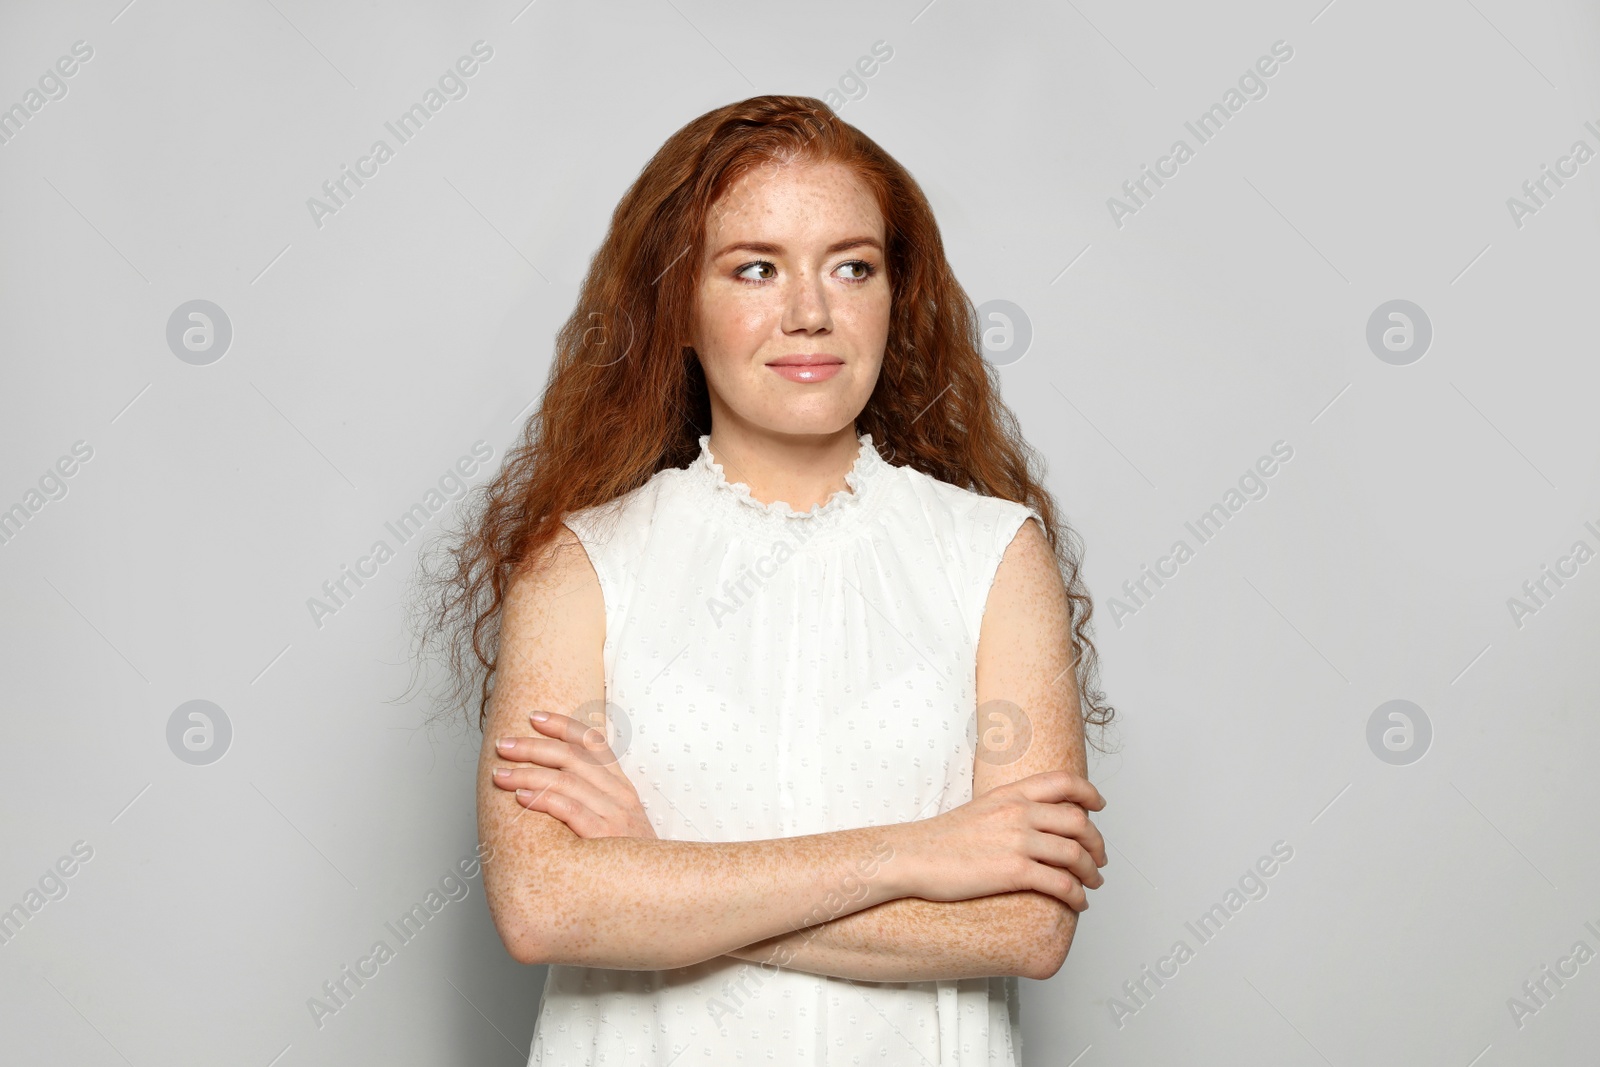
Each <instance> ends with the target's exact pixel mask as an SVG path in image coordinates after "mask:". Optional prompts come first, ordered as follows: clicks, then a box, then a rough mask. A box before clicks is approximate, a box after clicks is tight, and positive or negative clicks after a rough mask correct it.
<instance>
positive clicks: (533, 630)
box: [478, 520, 1103, 981]
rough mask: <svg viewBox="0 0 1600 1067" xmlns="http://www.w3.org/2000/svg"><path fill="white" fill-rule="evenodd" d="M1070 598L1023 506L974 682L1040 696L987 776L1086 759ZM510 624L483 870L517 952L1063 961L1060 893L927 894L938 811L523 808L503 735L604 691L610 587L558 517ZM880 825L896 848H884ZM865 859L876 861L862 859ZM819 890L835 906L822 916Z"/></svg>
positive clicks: (1044, 970) (919, 970)
mask: <svg viewBox="0 0 1600 1067" xmlns="http://www.w3.org/2000/svg"><path fill="white" fill-rule="evenodd" d="M1066 611H1067V603H1066V594H1065V591H1064V589H1063V588H1062V585H1061V579H1060V577H1059V574H1058V573H1057V571H1056V570H1055V563H1054V558H1053V557H1052V556H1051V555H1050V552H1049V546H1048V544H1047V543H1046V542H1045V540H1044V536H1043V534H1042V533H1040V532H1039V531H1038V528H1037V526H1036V525H1035V524H1034V523H1033V522H1032V520H1029V521H1028V522H1025V523H1024V524H1023V526H1022V529H1021V530H1020V531H1019V532H1018V535H1017V537H1016V538H1015V539H1014V540H1013V542H1012V544H1011V546H1010V547H1009V548H1008V549H1007V551H1006V554H1005V556H1004V558H1003V560H1002V562H1001V564H1000V567H999V569H998V571H997V573H996V576H995V581H994V586H993V588H992V589H991V590H990V594H989V600H988V605H987V608H986V610H985V613H984V619H983V626H982V630H981V634H980V640H979V648H978V656H977V683H978V701H979V704H980V705H981V704H983V703H985V702H986V701H988V700H993V699H996V698H1002V699H1007V700H1011V701H1013V702H1014V703H1016V704H1018V705H1020V706H1022V707H1023V708H1024V709H1026V711H1027V714H1028V716H1029V719H1030V721H1031V723H1032V727H1033V739H1032V743H1031V744H1030V745H1029V747H1028V750H1027V752H1026V753H1025V754H1024V755H1023V756H1022V757H1021V758H1019V759H1018V760H1016V761H1015V762H1013V763H1010V764H1007V765H1005V766H1003V767H1002V766H991V765H990V764H988V763H985V762H983V761H977V762H976V763H975V773H974V787H973V788H974V795H975V796H976V795H978V794H980V793H982V792H986V791H987V790H988V789H992V788H994V787H995V786H998V785H1001V784H1003V783H1006V782H1012V781H1016V780H1018V779H1020V778H1023V777H1026V776H1028V775H1030V774H1034V773H1036V772H1039V771H1045V770H1053V769H1057V768H1061V767H1067V768H1069V769H1073V770H1074V772H1075V773H1079V774H1081V772H1082V769H1083V765H1084V754H1083V745H1082V735H1081V727H1080V726H1079V725H1078V719H1077V715H1078V705H1077V703H1076V699H1075V694H1074V690H1073V687H1072V686H1071V685H1070V684H1069V681H1070V679H1071V672H1067V673H1066V674H1065V675H1062V673H1061V672H1062V669H1063V668H1064V667H1065V666H1066V665H1067V664H1068V663H1069V662H1071V660H1070V657H1069V656H1068V654H1067V642H1066V639H1065V623H1066ZM503 627H504V630H503V635H502V655H501V664H500V671H501V672H502V673H501V674H500V675H499V681H498V682H497V685H496V689H495V695H494V699H493V700H492V701H491V705H490V712H491V714H490V720H489V725H488V729H487V731H486V733H485V735H484V743H483V747H482V750H481V752H480V757H479V774H478V826H479V832H480V835H481V837H482V839H483V840H484V841H486V842H487V843H488V844H489V845H491V846H492V847H493V849H494V854H493V858H492V859H491V860H490V861H488V862H486V863H485V865H484V875H483V877H484V887H485V891H486V894H487V898H488V903H489V911H490V915H491V916H492V918H493V920H494V922H495V926H496V929H497V930H498V931H499V932H500V935H501V939H502V940H503V941H504V943H505V944H506V947H507V949H508V951H509V952H510V953H511V955H512V956H513V958H515V959H517V960H519V961H520V962H524V963H565V964H575V965H583V966H594V967H615V968H625V969H635V970H656V969H668V968H674V967H685V966H689V965H691V964H694V963H699V962H701V961H703V960H706V959H711V958H713V957H716V956H721V955H729V956H735V957H738V958H741V959H747V960H756V961H781V962H782V965H783V966H787V967H790V968H791V969H794V970H801V971H808V972H811V973H814V974H829V975H835V976H838V977H844V978H851V979H856V980H865V981H931V980H935V979H954V978H969V977H981V976H987V975H1008V974H1015V975H1020V976H1023V977H1028V978H1041V979H1042V978H1048V977H1050V976H1051V975H1053V974H1054V973H1055V972H1056V971H1057V970H1058V969H1059V968H1060V966H1061V963H1062V961H1063V960H1064V959H1065V956H1066V954H1067V949H1068V948H1069V946H1070V945H1071V941H1072V936H1073V933H1074V931H1075V929H1076V914H1075V913H1074V912H1073V911H1072V910H1071V909H1070V908H1069V907H1068V906H1067V905H1066V904H1065V903H1063V902H1062V901H1060V900H1059V899H1057V898H1056V897H1053V896H1050V895H1047V894H1045V893H1041V892H1037V891H1034V890H1021V891H1014V892H998V893H995V894H994V895H989V896H982V897H978V898H976V899H970V900H959V901H943V900H927V899H922V898H921V897H919V895H918V894H919V893H928V894H929V895H934V894H933V892H932V886H931V884H930V879H934V880H936V879H937V878H938V877H939V874H938V872H939V871H940V870H941V869H942V868H943V865H945V864H948V863H949V862H950V857H949V856H946V855H943V854H941V853H940V850H938V849H937V848H931V847H930V845H929V843H928V841H927V840H926V839H925V837H924V836H923V835H922V834H920V833H919V832H918V830H919V828H921V827H923V826H924V825H925V824H926V820H924V821H923V822H919V823H899V824H893V825H889V826H879V827H867V828H861V829H856V830H846V831H839V832H835V833H827V834H813V835H807V836H804V837H794V838H782V839H776V840H769V841H752V842H730V843H723V842H691V841H657V840H648V839H641V838H626V837H604V838H592V839H581V838H579V837H578V836H577V835H576V834H574V833H573V832H572V831H571V830H570V829H568V828H567V826H566V825H565V824H564V823H562V822H561V821H560V820H559V819H557V818H555V817H554V816H551V815H548V814H546V813H544V812H540V811H534V810H530V809H527V808H524V807H523V806H521V804H519V802H518V801H517V799H516V794H515V793H513V792H510V791H508V790H504V789H500V788H498V787H496V786H495V785H494V783H493V779H492V777H491V775H492V773H493V770H494V768H496V767H511V766H516V765H515V764H512V763H510V762H508V761H505V760H502V759H500V758H499V757H498V755H497V753H496V751H495V749H494V743H495V740H496V739H498V738H500V737H505V736H525V735H527V734H528V733H529V732H530V730H529V728H528V726H527V723H526V719H525V716H526V714H527V713H528V712H529V711H533V710H536V709H540V708H545V709H550V710H561V709H563V708H565V709H569V710H570V709H574V708H577V707H578V706H580V705H582V704H584V703H585V702H587V701H590V700H594V699H598V698H600V697H602V696H603V692H604V670H603V661H602V655H601V649H602V646H603V642H604V640H605V615H604V601H603V598H602V595H601V591H600V585H599V581H598V579H597V578H596V577H595V574H594V570H593V568H592V567H590V565H589V563H588V558H587V556H586V555H585V554H584V552H583V549H582V547H581V546H580V545H579V544H578V542H577V539H576V538H575V537H573V536H572V535H571V533H570V532H568V531H566V530H565V529H564V528H563V530H562V536H561V538H560V539H559V540H558V541H557V543H556V547H555V551H554V553H553V555H552V562H551V563H550V565H549V566H547V567H545V568H543V569H541V570H538V571H536V572H533V573H531V574H529V575H528V576H526V577H524V578H522V579H519V580H518V581H517V582H516V583H515V584H514V585H513V586H512V590H511V592H510V594H509V595H508V598H507V602H506V607H505V616H504V621H503ZM1058 676H1060V677H1059V679H1058ZM1060 807H1062V808H1064V809H1071V810H1072V811H1074V812H1076V813H1077V814H1078V815H1080V816H1081V815H1082V809H1081V808H1078V806H1077V805H1075V804H1072V803H1070V802H1066V801H1063V802H1061V803H1060ZM886 845H887V847H888V848H889V849H892V850H893V851H892V856H893V858H892V859H889V860H887V861H886V862H879V860H880V859H881V857H882V856H884V855H886V854H887V853H886V852H885V851H884V849H885V846H886ZM1102 854H1103V853H1102ZM930 861H931V862H930ZM864 867H866V868H868V869H871V870H873V871H874V873H873V874H872V875H871V876H870V877H862V876H860V874H859V872H860V871H861V870H863V868H864ZM846 887H848V888H849V891H848V893H847V892H846ZM857 887H859V888H857ZM824 900H829V901H833V902H835V903H834V906H833V908H832V910H831V912H829V914H833V915H835V916H837V917H835V918H831V919H828V920H826V921H822V922H817V912H816V909H817V907H818V904H819V902H821V901H824ZM708 902H714V903H708ZM807 923H813V924H814V925H811V926H809V927H806V924H807ZM802 927H805V928H804V929H802Z"/></svg>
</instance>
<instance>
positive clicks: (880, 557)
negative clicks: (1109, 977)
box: [528, 434, 1038, 1067]
mask: <svg viewBox="0 0 1600 1067" xmlns="http://www.w3.org/2000/svg"><path fill="white" fill-rule="evenodd" d="M708 441H709V435H707V436H702V437H701V438H700V455H699V456H698V457H697V458H696V459H695V460H694V461H693V462H692V463H690V465H689V466H688V467H684V468H668V469H665V470H662V471H659V472H657V473H656V474H655V475H654V476H653V477H652V478H651V479H650V480H649V481H648V482H647V483H645V484H644V485H642V486H640V487H639V488H638V489H635V490H633V491H632V492H630V493H627V494H625V495H623V496H621V497H619V498H617V499H616V500H613V501H610V502H608V503H606V504H602V505H599V506H596V507H593V508H587V509H584V510H581V511H575V512H572V513H570V514H568V515H567V516H566V517H565V520H564V521H565V523H566V525H567V526H568V527H569V528H570V529H571V530H572V531H573V533H575V534H576V535H577V536H578V538H579V540H580V541H581V542H582V543H583V546H584V548H585V550H586V551H587V553H588V555H589V559H590V562H591V563H592V564H593V565H594V569H595V573H596V574H597V575H598V576H599V580H600V587H601V591H602V594H603V596H604V599H605V624H606V625H605V629H606V634H605V646H604V659H605V679H606V701H607V733H608V738H609V740H611V741H612V744H613V748H615V749H617V750H618V760H619V763H620V766H621V768H622V770H623V771H624V772H625V773H626V774H627V776H628V779H629V780H630V781H631V782H632V783H633V785H634V787H635V788H636V789H637V790H638V793H639V797H640V800H641V802H642V803H643V805H644V807H645V810H646V812H647V814H648V815H649V818H650V822H651V825H652V826H654V828H655V831H656V834H657V836H659V837H662V838H670V839H676V840H684V841H754V840H764V839H771V838H781V837H793V836H797V835H802V834H817V833H826V832H828V831H834V830H848V829H854V828H857V827H864V826H879V825H884V824H888V823H896V822H911V821H914V820H918V819H926V818H930V817H932V816H934V815H937V814H939V813H940V812H944V811H948V810H950V809H951V808H954V807H957V806H959V805H961V804H963V803H965V802H967V801H969V800H971V799H972V777H973V758H974V745H975V743H976V741H977V724H976V695H977V694H976V653H977V645H978V633H979V625H980V623H981V621H982V617H983V610H984V606H985V603H986V601H987V599H988V593H989V589H990V586H991V585H992V583H993V580H994V575H995V572H996V570H997V568H998V567H999V564H1000V559H1001V557H1002V556H1003V555H1004V553H1005V550H1006V548H1007V546H1008V545H1009V544H1010V543H1011V540H1012V538H1013V537H1014V536H1015V535H1016V533H1017V531H1018V529H1019V528H1020V527H1021V525H1022V523H1023V522H1024V521H1025V520H1026V519H1027V518H1028V517H1029V516H1033V517H1034V518H1038V515H1037V513H1036V512H1034V511H1033V510H1032V509H1031V508H1028V507H1026V506H1025V505H1022V504H1019V503H1015V502H1012V501H1008V500H1001V499H998V498H994V497H988V496H983V495H981V494H978V493H974V492H972V491H969V490H967V489H963V488H960V487H958V486H954V485H950V484H948V483H946V482H942V481H939V480H937V479H934V478H931V477H929V476H927V475H925V474H922V473H921V472H919V471H916V470H914V469H912V468H910V467H906V466H895V465H893V464H891V463H890V462H888V461H886V460H885V459H884V458H883V457H882V456H880V455H879V453H878V449H877V446H875V445H874V444H873V441H872V436H871V435H870V434H862V435H859V436H858V442H859V445H860V448H859V451H858V453H857V458H856V459H855V461H854V464H853V466H852V468H851V470H850V471H849V473H848V474H847V475H846V476H845V483H846V485H847V487H848V488H847V489H845V490H841V491H839V492H837V493H835V494H834V495H833V496H832V497H830V498H829V499H828V500H827V501H826V502H825V503H822V504H817V505H813V506H812V507H811V508H810V509H809V510H808V511H805V512H797V511H795V510H794V509H793V508H791V507H790V506H789V505H788V504H786V503H784V502H782V501H776V502H773V503H771V504H763V503H761V502H760V501H758V500H756V499H755V498H754V497H752V496H751V495H750V489H749V487H748V486H747V485H745V484H743V483H742V482H736V481H734V482H730V481H729V480H728V478H727V477H726V476H725V474H724V472H723V469H722V467H721V466H720V465H719V464H717V463H715V462H713V460H712V456H711V451H710V448H709V446H708ZM891 458H892V457H891ZM636 890H637V891H638V892H640V893H648V892H649V891H650V888H649V886H648V885H644V884H640V885H638V886H637V887H636ZM851 892H854V893H856V894H857V895H858V896H859V892H860V890H859V889H856V888H854V887H852V886H849V885H841V887H840V889H839V892H838V894H837V895H836V896H835V897H834V899H833V902H832V903H831V904H830V902H829V901H822V900H819V901H818V905H819V907H820V908H821V909H822V910H821V911H820V912H818V913H817V914H822V915H836V914H837V913H838V910H839V901H841V900H843V899H845V898H847V897H848V895H849V894H850V893H851ZM705 906H706V908H707V909H709V910H711V911H713V912H714V911H715V910H716V909H717V907H718V902H717V901H716V900H715V899H707V900H706V902H705ZM1017 1009H1018V1000H1017V981H1016V979H1015V978H1014V977H993V978H971V979H962V980H958V981H927V982H867V981H853V980H848V979H844V978H835V977H831V976H824V975H816V974H809V973H806V972H803V971H798V970H794V969H793V968H792V967H778V966H772V965H768V966H763V965H762V964H760V963H758V962H755V961H746V960H740V959H735V958H732V957H729V956H722V957H718V958H716V959H712V960H707V961H705V962H703V963H699V964H696V965H693V966H689V967H683V968H678V969H675V970H664V971H629V970H616V969H609V968H593V967H573V966H562V965H551V966H550V967H549V973H548V977H547V979H546V982H545V987H544V998H543V1001H542V1004H541V1008H540V1013H539V1018H538V1023H537V1025H536V1027H535V1031H534V1036H533V1045H532V1049H531V1054H530V1057H529V1060H528V1062H529V1064H530V1065H543V1067H600V1065H605V1067H623V1065H626V1067H639V1065H659V1067H666V1065H668V1064H676V1065H678V1067H690V1065H694V1067H735V1065H739V1064H751V1065H757V1064H760V1065H763V1067H777V1065H785V1067H787V1065H799V1064H805V1065H823V1064H827V1065H831V1067H843V1065H853V1064H874V1065H895V1064H919V1065H920V1064H928V1065H932V1067H979V1065H983V1067H992V1065H996V1064H1007V1065H1012V1064H1017V1063H1019V1062H1020V1061H1021V1048H1020V1045H1021V1041H1020V1036H1021V1035H1020V1032H1019V1027H1018V1015H1017Z"/></svg>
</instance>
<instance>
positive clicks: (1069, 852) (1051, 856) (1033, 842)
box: [1028, 830, 1106, 889]
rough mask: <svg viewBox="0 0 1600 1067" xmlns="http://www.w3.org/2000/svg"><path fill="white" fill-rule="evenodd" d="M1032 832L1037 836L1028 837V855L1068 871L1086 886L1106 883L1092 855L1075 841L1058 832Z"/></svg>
mask: <svg viewBox="0 0 1600 1067" xmlns="http://www.w3.org/2000/svg"><path fill="white" fill-rule="evenodd" d="M1033 832H1034V833H1037V834H1039V836H1038V837H1034V838H1030V839H1029V842H1030V843H1029V847H1028V855H1029V856H1031V857H1033V858H1034V859H1035V860H1038V861H1039V862H1040V863H1048V864H1049V865H1050V866H1052V867H1059V868H1061V869H1062V870H1065V871H1067V872H1069V873H1070V874H1071V875H1072V876H1073V877H1074V878H1076V879H1077V880H1078V881H1079V882H1080V883H1081V884H1082V885H1084V886H1085V887H1086V888H1089V889H1099V888H1100V887H1101V886H1103V885H1105V884H1106V879H1105V875H1103V874H1101V873H1100V868H1099V867H1097V866H1095V862H1094V857H1093V856H1091V855H1089V851H1088V849H1086V848H1084V847H1083V846H1082V845H1080V844H1079V843H1078V842H1077V841H1075V840H1073V839H1072V838H1070V837H1061V836H1060V835H1058V834H1047V833H1040V832H1039V831H1037V830H1035V831H1033Z"/></svg>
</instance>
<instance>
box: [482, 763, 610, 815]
mask: <svg viewBox="0 0 1600 1067" xmlns="http://www.w3.org/2000/svg"><path fill="white" fill-rule="evenodd" d="M500 770H504V771H505V772H506V773H505V774H498V773H497V774H496V775H495V784H496V785H498V786H500V787H501V788H502V789H516V790H524V789H526V790H531V791H533V792H551V793H558V794H560V795H561V796H564V797H567V798H568V799H569V800H572V801H573V802H575V803H577V804H580V805H582V806H583V808H584V809H586V810H587V811H590V812H593V813H594V814H595V815H596V816H598V817H599V818H601V819H604V820H607V821H609V820H612V819H616V818H618V817H620V816H621V815H622V812H623V809H622V806H621V805H620V804H618V803H617V802H616V801H615V800H614V799H613V798H611V797H609V796H607V795H606V794H605V793H604V792H602V791H601V790H599V789H598V788H596V787H595V785H594V783H592V782H590V781H587V780H585V779H584V778H581V777H579V776H578V775H576V774H573V773H571V772H569V771H556V770H551V769H550V768H548V767H522V768H496V771H500Z"/></svg>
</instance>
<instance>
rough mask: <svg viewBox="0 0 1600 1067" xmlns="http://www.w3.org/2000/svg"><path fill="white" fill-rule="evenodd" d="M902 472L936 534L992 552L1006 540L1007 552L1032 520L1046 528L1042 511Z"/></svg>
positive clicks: (914, 472)
mask: <svg viewBox="0 0 1600 1067" xmlns="http://www.w3.org/2000/svg"><path fill="white" fill-rule="evenodd" d="M900 471H901V472H902V478H903V480H904V483H905V485H906V486H907V488H908V490H909V492H910V493H911V495H912V496H913V497H914V498H915V499H916V501H917V503H918V504H919V505H920V508H921V512H922V515H923V517H924V519H925V521H927V522H928V523H929V524H930V525H931V526H932V527H933V528H934V531H935V533H942V534H949V535H951V536H953V537H955V538H956V539H957V540H958V541H959V542H961V543H964V544H970V545H972V546H973V547H974V548H980V549H983V550H985V551H988V550H989V549H991V548H992V547H993V545H994V542H995V541H996V540H1003V541H1004V544H1002V545H1001V548H1002V549H1003V548H1004V545H1005V544H1009V543H1010V541H1011V538H1012V536H1013V535H1015V534H1016V532H1017V529H1018V528H1019V527H1020V526H1021V525H1022V524H1023V522H1025V521H1026V520H1028V519H1029V518H1033V519H1036V520H1038V521H1039V525H1040V527H1041V528H1043V526H1044V521H1043V519H1041V518H1040V516H1039V513H1038V511H1036V510H1035V509H1034V508H1032V507H1030V506H1029V505H1027V504H1024V503H1020V502H1018V501H1015V500H1007V499H1005V498H1004V497H998V496H989V495H988V494H986V493H980V492H977V491H976V490H973V489H968V488H965V487H964V486H959V485H953V484H951V483H950V482H946V481H941V480H940V479H938V478H935V477H933V476H932V475H930V474H924V473H923V472H922V471H919V470H917V469H915V468H913V467H901V468H900Z"/></svg>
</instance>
